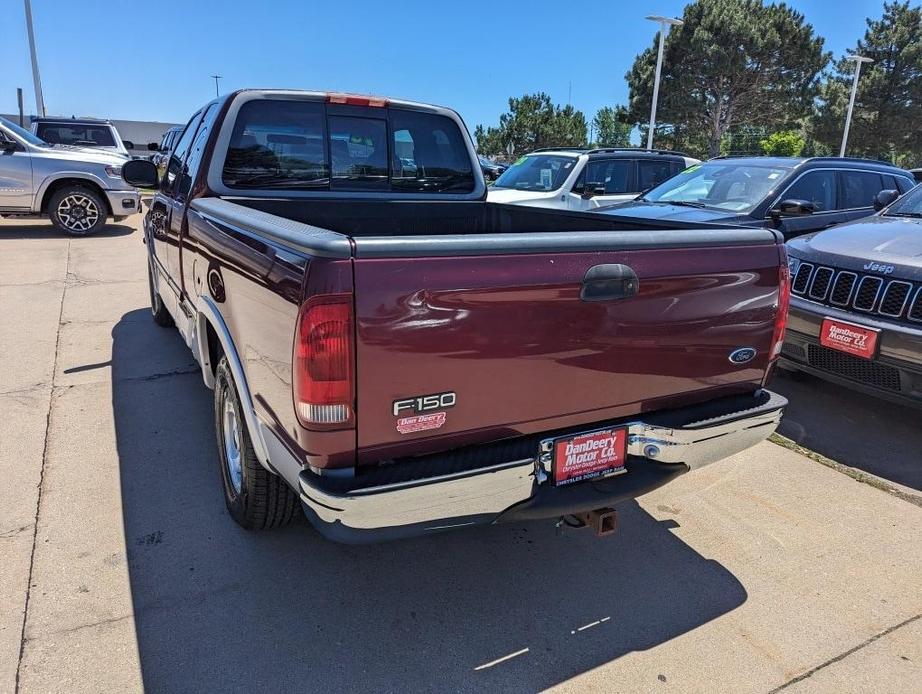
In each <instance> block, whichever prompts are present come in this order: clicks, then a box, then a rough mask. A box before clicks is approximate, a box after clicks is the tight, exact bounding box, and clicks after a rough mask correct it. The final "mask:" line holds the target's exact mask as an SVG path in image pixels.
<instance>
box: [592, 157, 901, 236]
mask: <svg viewBox="0 0 922 694" xmlns="http://www.w3.org/2000/svg"><path fill="white" fill-rule="evenodd" d="M914 185H915V181H914V180H913V177H912V174H910V173H909V172H908V171H904V170H903V169H899V168H897V167H895V166H893V165H892V164H888V163H887V162H883V161H872V160H868V159H849V158H842V157H814V158H810V159H802V158H794V157H718V158H716V159H711V160H709V161H707V162H704V163H703V164H700V165H698V166H691V167H689V168H687V169H685V170H684V171H682V172H681V173H679V174H677V175H676V176H674V177H672V178H670V179H669V180H667V181H665V182H663V183H661V184H660V185H658V186H656V187H654V188H652V189H651V190H649V191H647V192H646V193H644V194H643V195H642V196H641V197H639V198H637V199H636V200H634V201H632V202H628V203H624V204H620V205H615V206H612V207H607V208H604V210H600V211H603V212H605V213H606V214H613V215H625V216H629V217H634V218H648V219H657V220H670V219H674V220H676V221H683V222H717V223H727V224H733V225H745V226H768V227H772V228H774V229H778V230H779V231H780V232H781V233H782V234H784V236H785V238H793V237H795V236H800V235H801V234H807V233H809V232H813V231H819V230H821V229H826V228H827V227H831V226H833V225H835V224H841V223H842V222H848V221H850V220H853V219H859V218H861V217H867V216H868V215H870V214H873V213H874V200H875V199H876V197H877V194H878V193H880V192H881V191H882V190H896V191H898V192H900V193H905V192H906V191H908V190H909V189H910V188H912V187H913V186H914Z"/></svg>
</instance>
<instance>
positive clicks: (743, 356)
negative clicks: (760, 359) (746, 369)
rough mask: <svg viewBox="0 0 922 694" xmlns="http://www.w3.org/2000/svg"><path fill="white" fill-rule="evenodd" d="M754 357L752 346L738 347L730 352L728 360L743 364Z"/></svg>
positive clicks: (754, 352)
mask: <svg viewBox="0 0 922 694" xmlns="http://www.w3.org/2000/svg"><path fill="white" fill-rule="evenodd" d="M755 358H756V351H755V350H754V349H753V348H752V347H740V348H739V349H735V350H733V351H732V352H730V362H731V363H733V364H745V363H747V362H750V361H752V360H753V359H755Z"/></svg>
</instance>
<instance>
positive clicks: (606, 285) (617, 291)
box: [579, 263, 640, 301]
mask: <svg viewBox="0 0 922 694" xmlns="http://www.w3.org/2000/svg"><path fill="white" fill-rule="evenodd" d="M639 289H640V280H638V279H637V273H636V272H634V269H633V268H631V267H630V266H628V265H621V264H620V263H618V264H607V265H593V266H592V267H591V268H589V269H588V270H587V271H586V275H585V276H584V277H583V285H582V287H581V288H580V292H579V298H580V299H581V300H582V301H614V300H616V299H627V298H630V297H632V296H634V295H636V294H637V292H638V291H639Z"/></svg>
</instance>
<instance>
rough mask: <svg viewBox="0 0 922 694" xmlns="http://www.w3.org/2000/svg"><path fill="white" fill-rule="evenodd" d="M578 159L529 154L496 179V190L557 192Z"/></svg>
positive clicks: (494, 185)
mask: <svg viewBox="0 0 922 694" xmlns="http://www.w3.org/2000/svg"><path fill="white" fill-rule="evenodd" d="M576 162H577V158H576V157H562V156H558V155H553V154H529V155H528V156H525V157H522V158H521V159H519V160H518V161H516V162H515V163H514V164H513V165H512V166H510V167H509V168H508V169H506V172H505V173H504V174H503V175H502V176H500V177H499V178H497V179H496V183H494V184H493V187H494V188H514V189H516V190H540V191H551V190H557V189H558V188H560V186H562V185H563V182H564V181H566V180H567V177H568V176H569V175H570V174H571V173H572V172H573V167H574V166H575V165H576Z"/></svg>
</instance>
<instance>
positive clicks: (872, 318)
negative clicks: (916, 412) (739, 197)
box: [782, 187, 922, 405]
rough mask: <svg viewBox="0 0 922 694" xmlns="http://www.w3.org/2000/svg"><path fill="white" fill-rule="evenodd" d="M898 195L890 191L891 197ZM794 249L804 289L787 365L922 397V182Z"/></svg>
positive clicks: (799, 290) (864, 387) (877, 390)
mask: <svg viewBox="0 0 922 694" xmlns="http://www.w3.org/2000/svg"><path fill="white" fill-rule="evenodd" d="M896 195H897V191H884V192H882V193H881V194H880V204H881V206H884V205H886V204H887V203H889V202H891V201H892V200H893V199H894V198H895V197H896ZM788 250H789V252H790V258H791V260H790V262H791V272H792V276H793V277H794V282H793V293H794V296H793V297H792V300H791V321H790V330H789V331H788V337H787V340H786V343H785V345H784V349H783V351H782V355H783V357H784V361H783V365H784V366H786V367H787V368H792V369H796V370H801V371H807V372H809V373H813V374H815V375H817V376H821V377H822V378H825V379H828V380H831V381H835V382H837V383H840V384H842V385H846V386H848V387H850V388H855V389H857V390H861V391H863V392H866V393H870V394H874V395H879V396H882V397H884V398H887V399H890V400H897V401H901V402H908V403H913V404H916V405H922V293H920V292H922V265H920V262H919V257H920V255H922V187H917V188H915V189H914V190H912V191H911V192H909V193H907V194H906V195H904V196H903V197H902V198H899V199H898V200H896V202H893V203H892V204H890V205H889V206H886V207H884V209H883V210H882V211H881V212H880V213H879V214H876V215H874V216H872V217H867V218H866V219H862V220H860V221H857V222H851V223H850V224H843V225H842V226H839V227H836V228H834V229H829V230H828V231H823V232H820V233H819V234H813V235H811V236H804V237H801V238H799V239H795V240H793V241H791V242H790V243H789V244H788Z"/></svg>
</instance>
